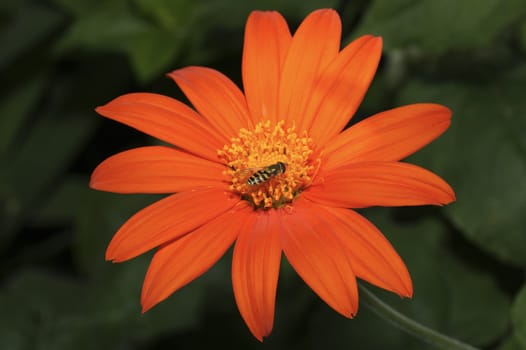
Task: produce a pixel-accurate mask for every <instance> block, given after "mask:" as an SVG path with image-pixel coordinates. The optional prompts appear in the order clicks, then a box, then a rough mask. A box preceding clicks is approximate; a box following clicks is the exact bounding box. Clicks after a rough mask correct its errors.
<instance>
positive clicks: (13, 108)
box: [0, 76, 45, 159]
mask: <svg viewBox="0 0 526 350" xmlns="http://www.w3.org/2000/svg"><path fill="white" fill-rule="evenodd" d="M44 82H45V79H44V77H43V76H37V77H34V78H33V79H31V80H29V81H27V82H24V83H23V84H22V85H20V86H17V87H15V88H14V89H13V90H11V91H9V92H8V93H7V94H6V95H5V96H2V100H1V101H0V115H1V116H2V118H0V159H2V158H4V157H5V153H6V152H7V151H8V148H9V146H10V145H11V144H12V143H13V140H14V138H15V137H16V136H17V133H18V131H19V130H20V129H21V127H22V126H23V124H24V121H25V120H26V118H27V117H28V116H29V111H30V110H31V109H32V108H34V106H35V104H36V103H37V101H38V99H39V98H40V97H41V93H42V89H43V88H44Z"/></svg>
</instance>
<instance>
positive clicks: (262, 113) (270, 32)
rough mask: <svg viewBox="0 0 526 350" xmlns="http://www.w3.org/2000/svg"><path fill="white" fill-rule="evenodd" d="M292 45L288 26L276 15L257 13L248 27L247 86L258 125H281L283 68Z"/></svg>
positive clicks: (252, 15) (246, 92) (249, 100)
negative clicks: (278, 123)
mask: <svg viewBox="0 0 526 350" xmlns="http://www.w3.org/2000/svg"><path fill="white" fill-rule="evenodd" d="M290 42H291V35H290V31H289V28H288V26H287V22H285V20H284V19H283V17H282V16H281V15H280V14H279V13H278V12H274V11H265V12H263V11H254V12H252V13H251V14H250V16H249V17H248V20H247V25H246V27H245V44H244V47H243V68H242V71H243V85H244V87H245V95H246V98H247V103H248V107H249V109H250V114H251V115H252V118H253V120H254V121H256V122H257V121H259V120H270V121H272V122H274V123H275V122H277V113H278V110H277V103H278V88H279V78H280V74H281V67H282V65H283V62H284V60H285V55H286V53H287V50H288V48H289V45H290Z"/></svg>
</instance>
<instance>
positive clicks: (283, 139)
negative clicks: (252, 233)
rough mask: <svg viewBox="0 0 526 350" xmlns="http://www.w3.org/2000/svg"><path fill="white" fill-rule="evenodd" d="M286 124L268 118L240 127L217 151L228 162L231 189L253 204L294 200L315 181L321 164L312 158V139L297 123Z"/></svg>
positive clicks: (269, 205) (274, 204)
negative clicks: (299, 130) (245, 127)
mask: <svg viewBox="0 0 526 350" xmlns="http://www.w3.org/2000/svg"><path fill="white" fill-rule="evenodd" d="M284 124H285V122H284V121H280V122H278V123H277V124H276V125H272V124H271V122H270V121H265V122H261V123H258V124H257V125H256V126H255V128H254V129H253V130H247V129H241V130H240V131H239V136H238V137H234V138H232V139H231V144H229V145H225V146H224V147H223V149H221V150H219V151H218V155H219V157H220V158H221V159H222V160H223V161H224V162H225V164H226V165H227V166H228V170H226V171H225V172H226V174H227V175H229V176H230V179H231V185H230V190H231V191H233V192H235V193H237V194H239V195H240V196H241V197H242V198H243V199H245V200H247V201H249V202H250V203H251V204H252V205H253V206H254V208H263V209H269V208H281V207H283V206H285V205H287V204H288V203H291V202H292V201H293V200H294V198H295V197H296V196H297V195H298V194H299V193H300V192H301V191H302V190H303V189H305V187H307V186H308V185H309V184H310V183H311V182H312V177H313V176H314V174H315V172H316V169H317V167H318V165H319V160H315V161H313V160H312V159H311V156H312V149H313V145H312V139H310V138H309V137H308V136H307V134H306V132H304V133H303V134H302V135H298V134H297V133H296V131H295V128H294V127H290V128H288V129H286V130H285V129H284ZM279 163H281V164H279ZM249 179H251V180H249Z"/></svg>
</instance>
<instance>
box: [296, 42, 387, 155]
mask: <svg viewBox="0 0 526 350" xmlns="http://www.w3.org/2000/svg"><path fill="white" fill-rule="evenodd" d="M381 55H382V39H381V38H379V37H373V36H370V35H367V36H363V37H361V38H359V39H357V40H355V41H353V42H351V43H350V44H349V45H347V47H346V48H345V49H344V50H342V52H341V53H340V54H339V55H338V57H337V58H336V59H335V60H334V61H333V62H332V63H331V64H330V65H329V67H327V69H326V70H325V71H323V73H322V75H321V77H320V78H319V80H318V83H317V85H316V87H315V88H314V92H313V94H312V96H311V99H310V100H309V105H308V109H307V110H306V112H305V118H306V120H312V124H311V126H310V131H309V136H310V137H312V139H313V140H314V142H315V143H316V144H317V145H318V147H322V146H323V145H324V144H325V143H326V142H327V141H329V140H330V139H332V138H333V137H335V136H336V135H337V134H338V133H339V132H340V131H341V130H342V129H343V128H344V127H345V125H346V124H347V122H348V121H349V119H351V117H352V116H353V115H354V113H355V112H356V110H357V109H358V107H359V106H360V103H361V102H362V100H363V97H364V96H365V93H366V92H367V89H368V88H369V85H370V84H371V81H372V80H373V77H374V74H375V73H376V69H377V68H378V63H379V62H380V57H381Z"/></svg>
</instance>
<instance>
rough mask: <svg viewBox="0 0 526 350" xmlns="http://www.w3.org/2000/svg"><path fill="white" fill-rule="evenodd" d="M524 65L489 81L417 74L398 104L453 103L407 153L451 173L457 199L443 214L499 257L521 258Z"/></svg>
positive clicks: (525, 209)
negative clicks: (428, 78)
mask: <svg viewBox="0 0 526 350" xmlns="http://www.w3.org/2000/svg"><path fill="white" fill-rule="evenodd" d="M525 84H526V69H525V68H523V69H520V70H516V71H513V72H510V74H509V76H507V77H504V78H502V79H500V80H496V81H494V82H492V83H491V84H489V83H488V84H477V85H468V84H465V85H462V84H453V83H451V84H435V85H429V84H424V83H418V82H414V83H412V84H409V86H407V88H405V89H404V90H403V92H402V97H401V99H400V101H401V102H400V104H405V103H412V102H420V101H429V102H437V103H442V104H444V105H446V106H448V107H450V108H451V109H452V110H453V119H452V125H451V127H450V128H449V130H448V131H447V132H446V133H445V135H443V136H441V137H440V139H439V140H437V141H435V142H434V143H433V144H432V145H430V146H427V147H425V148H424V149H423V150H421V151H419V152H418V153H417V154H416V155H415V156H413V157H411V159H410V161H414V162H416V163H418V164H422V165H423V166H424V167H426V168H429V169H430V170H432V171H434V172H436V173H437V174H439V175H440V176H442V177H443V178H444V179H445V180H446V181H448V182H449V183H450V184H451V185H452V187H453V189H454V190H455V191H456V195H457V201H456V203H453V204H452V205H449V206H447V207H446V208H445V212H446V214H447V215H448V216H449V217H450V218H451V220H452V221H453V222H454V224H455V225H456V226H457V227H458V228H459V229H460V230H461V231H462V232H463V233H465V234H466V236H467V237H468V238H469V239H470V240H471V241H473V242H475V243H476V244H478V245H479V246H480V247H482V248H483V249H484V250H486V251H488V252H490V253H492V254H494V255H495V256H497V257H498V258H500V259H502V260H503V261H506V262H509V263H514V264H517V265H521V266H526V254H524V252H525V251H526V235H524V227H526V216H525V215H524V213H526V181H524V179H526V139H525V138H524V130H525V128H526V118H524V115H526V100H525V99H524V86H526V85H525Z"/></svg>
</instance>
